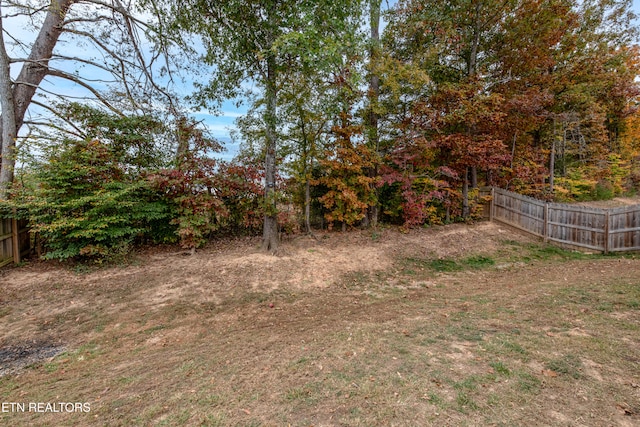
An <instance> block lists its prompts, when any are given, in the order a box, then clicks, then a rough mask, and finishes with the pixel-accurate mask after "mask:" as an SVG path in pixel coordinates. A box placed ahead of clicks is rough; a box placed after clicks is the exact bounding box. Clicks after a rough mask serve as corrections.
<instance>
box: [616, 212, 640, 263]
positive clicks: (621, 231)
mask: <svg viewBox="0 0 640 427" xmlns="http://www.w3.org/2000/svg"><path fill="white" fill-rule="evenodd" d="M608 249H609V251H613V252H615V251H637V250H640V206H626V207H622V208H615V209H611V211H610V212H609V241H608Z"/></svg>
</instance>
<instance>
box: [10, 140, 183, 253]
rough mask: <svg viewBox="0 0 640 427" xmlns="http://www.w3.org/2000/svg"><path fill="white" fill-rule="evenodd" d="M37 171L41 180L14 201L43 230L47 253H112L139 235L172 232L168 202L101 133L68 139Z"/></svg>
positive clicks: (156, 237) (35, 177)
mask: <svg viewBox="0 0 640 427" xmlns="http://www.w3.org/2000/svg"><path fill="white" fill-rule="evenodd" d="M32 174H33V181H34V183H37V184H35V185H34V187H33V188H21V189H18V191H17V192H16V193H15V195H14V199H13V201H12V203H13V204H14V206H16V207H18V208H20V210H21V211H22V212H24V214H23V215H24V216H27V217H28V218H29V220H30V223H31V230H32V232H36V233H39V234H40V237H41V238H42V239H43V242H44V248H45V258H53V259H60V260H64V259H68V258H74V257H84V258H103V257H110V256H113V255H117V254H120V253H123V252H126V251H127V250H128V248H129V245H130V244H131V243H132V242H133V241H134V240H136V239H137V238H142V237H147V238H151V239H154V240H162V239H166V238H167V236H169V235H170V234H169V233H167V231H168V230H167V227H166V223H167V222H168V221H169V209H168V206H167V205H166V203H165V202H163V201H162V199H161V198H160V197H159V196H158V195H157V194H155V193H154V192H153V191H152V190H151V188H150V186H149V185H148V184H147V183H146V181H145V180H141V179H139V177H137V176H129V175H128V174H127V173H126V171H125V166H124V165H123V164H122V163H121V162H119V159H118V158H117V156H115V155H114V152H113V151H111V150H110V149H109V146H108V145H107V144H105V143H102V142H100V141H98V140H96V139H94V140H85V141H64V142H63V143H62V144H61V145H60V146H57V147H55V148H52V149H50V150H49V152H48V153H47V155H46V158H45V161H44V162H42V163H41V164H40V165H38V168H37V169H36V170H35V171H33V172H32Z"/></svg>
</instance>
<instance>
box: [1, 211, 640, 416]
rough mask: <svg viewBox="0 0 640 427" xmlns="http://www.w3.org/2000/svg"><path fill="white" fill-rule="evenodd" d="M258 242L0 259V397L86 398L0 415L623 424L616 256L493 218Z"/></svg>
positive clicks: (626, 365) (622, 297) (623, 318)
mask: <svg viewBox="0 0 640 427" xmlns="http://www.w3.org/2000/svg"><path fill="white" fill-rule="evenodd" d="M258 247H259V241H258V240H257V239H255V238H245V239H236V240H226V241H220V242H216V243H212V244H211V245H210V246H209V247H207V248H205V249H204V250H201V251H198V252H197V253H196V254H195V255H193V256H188V255H183V254H182V253H181V252H179V251H177V250H176V249H175V248H165V249H162V250H159V249H153V250H147V251H143V252H140V253H138V254H136V255H135V256H134V257H133V258H132V259H131V260H130V263H129V264H128V265H126V266H115V267H105V268H100V269H95V268H93V269H90V270H89V271H85V270H86V269H85V268H81V267H75V268H73V267H69V266H62V265H58V264H56V263H50V262H49V263H47V262H33V263H29V264H27V265H25V266H23V267H20V268H9V269H4V270H1V271H0V290H1V293H0V396H1V399H0V400H1V401H2V403H3V404H4V403H20V402H22V403H25V404H28V403H33V402H76V403H77V402H81V403H87V404H89V405H90V412H87V411H85V410H82V411H78V410H74V411H71V413H67V412H69V411H66V412H65V411H64V410H63V411H60V412H53V411H40V412H38V411H27V410H25V411H20V410H19V409H20V407H19V406H18V407H16V406H15V405H14V406H12V407H11V406H6V405H5V406H3V411H1V412H0V424H1V423H3V422H4V423H5V424H6V425H14V426H20V425H43V426H44V425H74V426H77V425H109V426H118V425H122V426H130V425H176V426H177V425H194V426H196V425H197V426H226V425H238V426H247V425H255V426H258V425H264V426H280V425H284V426H286V425H292V426H312V425H313V426H343V425H344V426H372V425H389V426H390V425H397V426H410V425H411V426H413V425H451V426H457V425H478V426H480V425H526V426H529V425H552V426H582V425H588V426H634V425H640V403H639V402H640V259H637V258H636V257H635V256H633V255H629V256H606V257H605V256H601V255H590V256H587V255H581V254H577V253H573V252H566V251H561V250H559V249H556V248H553V247H549V246H545V245H543V244H542V243H540V242H538V241H537V240H535V239H532V238H530V237H528V236H526V235H523V234H520V233H518V232H516V231H514V230H512V229H508V228H506V227H501V226H499V225H496V224H493V223H478V224H475V225H451V226H446V227H434V228H430V229H420V230H414V231H411V232H409V233H401V232H400V231H398V230H396V229H382V230H379V231H376V232H372V231H354V232H349V233H320V234H318V239H317V240H315V239H312V238H310V237H307V236H298V237H292V238H288V240H286V241H285V242H284V245H283V254H282V255H281V256H278V257H275V256H271V255H266V254H263V253H261V252H260V251H259V249H258ZM16 408H17V410H16ZM4 409H7V410H6V411H5V410H4ZM27 409H28V406H27ZM54 409H55V408H54Z"/></svg>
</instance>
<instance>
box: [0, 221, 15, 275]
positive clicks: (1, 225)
mask: <svg viewBox="0 0 640 427" xmlns="http://www.w3.org/2000/svg"><path fill="white" fill-rule="evenodd" d="M11 222H12V221H11V219H9V218H6V219H2V218H0V267H2V266H4V265H7V264H9V263H11V262H13V227H12V226H11Z"/></svg>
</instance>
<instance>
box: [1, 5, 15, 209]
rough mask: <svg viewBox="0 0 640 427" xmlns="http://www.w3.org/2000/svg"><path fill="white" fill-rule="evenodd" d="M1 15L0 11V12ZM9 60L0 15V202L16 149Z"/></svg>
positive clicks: (11, 170)
mask: <svg viewBox="0 0 640 427" xmlns="http://www.w3.org/2000/svg"><path fill="white" fill-rule="evenodd" d="M0 13H1V11H0ZM9 66H10V59H9V55H7V50H6V49H5V46H4V26H3V22H2V17H1V15H0V106H1V107H2V111H3V112H4V114H2V144H1V145H0V148H1V149H2V151H0V153H1V154H2V155H1V158H2V159H1V160H2V161H1V163H0V200H2V199H7V198H8V190H9V187H10V185H11V183H12V182H13V169H14V165H15V147H16V136H17V135H16V116H15V109H14V101H13V87H12V83H11V73H10V70H9Z"/></svg>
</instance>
